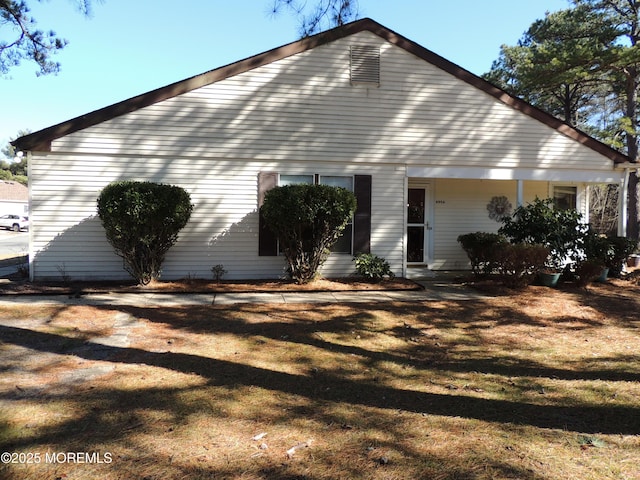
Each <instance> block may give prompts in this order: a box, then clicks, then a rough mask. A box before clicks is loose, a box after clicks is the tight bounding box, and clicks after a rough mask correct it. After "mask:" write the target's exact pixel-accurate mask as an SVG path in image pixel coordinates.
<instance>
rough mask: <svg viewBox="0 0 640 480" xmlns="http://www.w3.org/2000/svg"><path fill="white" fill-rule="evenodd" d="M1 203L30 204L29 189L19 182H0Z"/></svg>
mask: <svg viewBox="0 0 640 480" xmlns="http://www.w3.org/2000/svg"><path fill="white" fill-rule="evenodd" d="M0 201H12V202H28V201H29V189H28V188H27V187H25V186H24V185H22V184H21V183H18V182H14V181H11V180H0Z"/></svg>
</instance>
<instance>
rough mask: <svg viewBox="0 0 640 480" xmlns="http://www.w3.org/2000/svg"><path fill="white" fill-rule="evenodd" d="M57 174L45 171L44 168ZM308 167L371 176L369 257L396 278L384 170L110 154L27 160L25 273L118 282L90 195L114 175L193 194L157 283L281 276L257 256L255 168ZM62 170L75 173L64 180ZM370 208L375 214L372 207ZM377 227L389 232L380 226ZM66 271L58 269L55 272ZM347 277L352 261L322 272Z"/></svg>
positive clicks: (118, 265)
mask: <svg viewBox="0 0 640 480" xmlns="http://www.w3.org/2000/svg"><path fill="white" fill-rule="evenodd" d="M49 162H53V163H55V164H56V165H57V167H58V168H59V170H58V169H56V172H61V173H53V174H50V172H51V170H50V169H49V167H48V165H49ZM310 167H311V169H312V170H313V171H314V172H317V173H319V174H320V175H339V174H349V175H355V174H367V175H372V183H373V185H374V187H373V193H372V205H373V208H374V213H373V214H372V217H373V218H372V223H373V224H374V225H377V224H376V222H378V224H380V227H381V228H376V227H374V228H372V230H373V231H372V239H371V245H372V247H371V248H372V251H374V252H376V253H378V252H379V254H381V255H386V256H387V259H388V260H389V261H390V262H391V264H392V268H394V271H395V272H397V273H398V274H400V273H401V271H402V253H401V252H402V250H401V248H402V246H401V245H399V244H398V242H397V239H396V238H395V237H394V235H397V231H398V229H402V219H400V220H399V221H398V220H397V219H395V220H391V221H387V220H386V218H385V216H386V215H389V217H390V218H393V214H392V213H390V211H389V208H391V209H393V208H397V205H395V206H394V205H393V202H387V201H386V199H385V198H384V195H385V194H386V192H390V193H395V195H397V196H398V197H399V198H400V199H401V198H402V188H403V178H404V177H403V174H402V172H399V174H398V173H397V172H395V169H392V168H390V167H385V166H372V165H369V166H367V165H352V166H348V165H345V166H340V168H338V169H337V168H336V166H335V165H333V164H313V165H309V164H306V163H300V162H295V163H294V162H292V163H287V164H286V165H283V164H278V163H269V164H265V163H262V162H245V161H231V160H221V161H212V160H198V161H194V160H193V159H189V158H181V159H174V160H173V161H171V162H166V160H165V159H162V158H158V159H155V158H144V159H136V158H113V157H112V158H109V157H100V158H96V157H90V156H73V157H67V156H64V157H63V156H58V155H54V154H50V155H48V156H41V155H34V162H33V166H32V171H31V178H30V181H31V189H32V195H33V197H34V199H35V200H34V202H33V205H32V218H33V225H34V228H33V232H32V235H33V252H32V253H33V267H34V272H33V273H34V276H35V278H36V279H38V280H46V279H49V280H61V279H62V275H63V274H64V275H68V276H70V277H71V278H73V279H97V278H101V279H114V280H116V279H117V280H119V279H126V278H128V274H127V273H126V272H125V271H124V270H123V267H122V260H121V259H120V258H119V257H118V256H116V255H115V253H113V249H112V247H111V246H110V245H109V244H108V242H107V240H106V237H105V235H104V230H103V228H102V225H101V223H100V220H99V218H98V217H97V215H96V199H97V197H98V195H99V193H100V190H101V189H102V188H104V186H106V185H107V184H108V183H109V182H111V181H114V180H121V179H125V178H126V179H131V180H149V181H156V182H162V183H168V184H173V185H179V186H181V187H183V188H185V189H186V190H187V191H188V192H189V193H190V194H191V201H192V203H193V204H194V209H193V214H192V217H191V220H190V221H189V223H188V224H187V226H186V227H185V228H184V229H183V230H182V232H181V233H180V236H179V239H178V243H177V244H176V245H175V246H174V247H173V248H172V249H171V250H170V251H169V253H168V254H167V256H166V260H165V263H164V265H163V271H162V278H163V279H177V278H183V277H186V276H189V275H190V276H192V277H197V278H211V271H210V269H211V267H213V266H214V265H217V264H222V265H224V268H225V269H226V270H227V271H228V273H227V274H226V275H225V278H226V279H242V278H278V277H282V276H284V274H285V272H284V260H283V258H282V257H260V256H258V214H257V191H258V190H257V178H258V173H259V172H260V171H285V170H286V171H290V172H293V173H296V172H299V173H302V172H303V171H308V169H309V168H310ZM62 172H73V174H71V175H66V174H65V173H62ZM376 208H378V210H379V211H375V209H376ZM385 223H386V224H388V225H389V228H386V227H385ZM63 272H64V273H63ZM353 272H354V266H353V262H352V261H351V256H350V255H332V256H330V258H329V260H328V261H327V263H326V264H325V266H324V268H323V271H322V273H323V275H325V276H327V277H331V276H333V277H335V276H344V275H349V274H351V273H353Z"/></svg>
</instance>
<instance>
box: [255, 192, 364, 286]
mask: <svg viewBox="0 0 640 480" xmlns="http://www.w3.org/2000/svg"><path fill="white" fill-rule="evenodd" d="M355 210H356V197H355V195H354V194H353V192H351V191H349V190H347V189H345V188H341V187H333V186H329V185H308V184H300V185H286V186H282V187H276V188H273V189H271V190H269V191H268V192H267V193H266V195H265V199H264V204H263V205H262V207H261V210H260V211H261V213H262V215H263V218H264V220H265V222H266V223H267V225H268V226H269V228H270V229H271V230H272V231H273V232H274V233H275V234H276V235H277V236H278V240H279V241H280V248H281V249H282V251H283V253H284V256H285V258H286V260H287V267H288V270H289V274H290V275H291V278H293V279H294V280H295V281H296V282H297V283H307V282H309V281H311V280H313V279H314V278H315V276H316V274H317V272H318V269H319V268H320V266H322V264H323V263H324V262H325V260H326V259H327V257H328V256H329V253H330V249H331V247H332V246H333V245H334V244H335V243H336V241H337V240H338V238H339V237H340V235H341V233H342V231H343V230H344V228H345V226H346V225H347V223H348V222H349V219H350V218H351V217H352V216H353V213H354V212H355Z"/></svg>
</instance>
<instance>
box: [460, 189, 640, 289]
mask: <svg viewBox="0 0 640 480" xmlns="http://www.w3.org/2000/svg"><path fill="white" fill-rule="evenodd" d="M502 223H503V225H502V227H500V229H499V230H498V233H497V234H496V233H486V232H475V233H469V234H465V235H460V236H459V237H458V242H459V243H460V244H461V246H462V248H463V249H464V250H465V252H466V253H467V256H468V257H469V260H470V262H471V268H472V271H473V273H474V274H475V275H476V276H480V275H484V276H487V275H489V274H491V273H500V278H501V280H502V282H503V283H504V284H506V285H509V286H525V285H527V284H528V283H529V282H530V281H531V280H532V279H533V278H535V273H536V272H539V271H541V270H542V269H546V270H549V271H555V272H564V273H565V274H569V275H572V276H573V277H574V278H576V279H577V281H578V283H579V284H583V285H584V284H586V283H588V281H589V280H587V277H588V278H589V279H593V278H596V277H598V275H594V272H595V271H596V270H597V269H598V266H599V269H600V270H603V269H605V268H606V269H608V271H609V272H610V275H611V276H614V277H618V276H619V275H620V273H621V271H622V268H623V264H624V262H625V261H626V258H627V257H628V256H629V255H630V254H631V253H632V252H633V251H634V250H635V249H636V247H637V243H636V242H634V241H632V240H630V239H627V238H624V237H615V236H603V235H598V234H596V233H595V232H594V231H593V229H592V228H590V226H589V225H587V224H584V223H582V216H581V215H580V213H579V212H577V211H576V210H573V209H569V210H561V209H558V208H555V207H554V203H553V199H536V200H535V201H534V202H532V203H530V204H528V205H526V206H520V207H518V208H517V209H516V210H515V211H514V212H513V214H512V215H511V216H507V217H505V218H503V220H502ZM523 245H527V246H529V248H524V247H523ZM514 247H515V248H514ZM544 249H546V255H545V254H544ZM514 265H518V268H517V269H515V268H514Z"/></svg>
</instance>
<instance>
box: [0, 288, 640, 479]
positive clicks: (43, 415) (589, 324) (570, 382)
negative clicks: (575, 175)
mask: <svg viewBox="0 0 640 480" xmlns="http://www.w3.org/2000/svg"><path fill="white" fill-rule="evenodd" d="M624 286H625V287H628V288H624V289H623V288H621V286H620V284H619V285H618V286H617V287H616V286H613V285H603V286H597V287H593V288H592V289H591V292H590V293H585V292H583V291H577V290H576V291H554V290H550V289H545V288H543V287H530V288H529V289H527V290H526V291H524V292H517V293H513V292H511V293H509V294H508V295H499V296H496V297H491V298H487V299H486V300H482V301H477V300H476V301H456V302H453V301H442V302H415V303H376V304H371V305H362V304H354V305H234V306H207V307H176V308H166V307H162V308H130V307H123V308H117V309H115V308H112V307H86V306H83V307H80V306H71V307H62V306H55V307H54V306H51V307H17V306H16V307H1V308H0V332H1V333H0V340H1V342H0V369H2V375H1V377H0V451H9V452H17V453H18V454H19V453H22V454H25V455H22V456H20V455H14V459H15V460H17V462H16V463H4V464H0V478H2V479H18V480H26V479H34V480H36V479H37V480H40V479H51V480H53V479H61V480H62V479H97V478H100V479H123V480H124V479H127V480H128V479H134V478H135V479H148V480H151V479H196V480H198V479H246V480H255V479H288V480H294V479H299V480H301V479H308V480H311V479H314V480H315V479H318V480H319V479H403V480H404V479H441V480H444V479H450V480H453V479H469V480H471V479H473V480H485V479H486V480H488V479H492V480H493V479H528V480H542V479H545V480H552V479H554V480H555V479H583V480H589V479H591V480H596V479H597V480H601V479H616V480H619V479H640V315H639V314H638V311H639V307H640V300H639V299H640V297H639V294H640V288H639V287H632V286H629V285H624ZM58 452H62V453H68V452H74V453H75V452H83V453H84V452H87V453H90V454H92V455H93V457H89V461H87V458H86V457H84V458H83V457H79V456H77V455H76V457H75V461H72V460H74V457H73V456H69V455H66V456H65V455H62V456H60V455H58V456H57V457H56V458H57V460H61V461H60V462H58V463H52V462H51V456H52V454H53V453H58ZM287 452H288V453H287ZM38 456H39V463H37V458H36V457H38ZM79 458H80V459H82V462H84V463H82V462H80V461H78V459H79ZM29 459H31V461H32V462H35V463H31V464H24V463H20V462H23V461H28V460H29ZM100 462H102V463H100Z"/></svg>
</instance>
